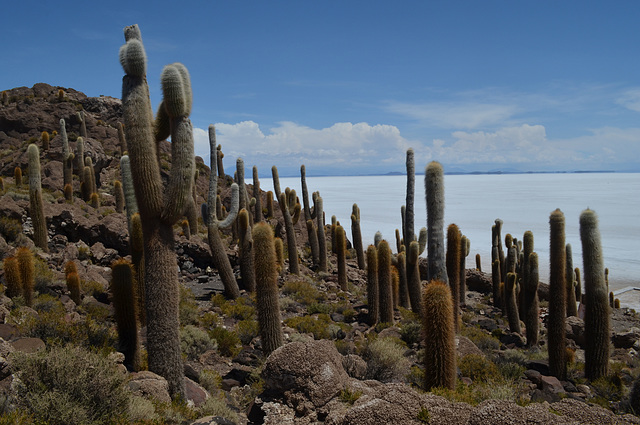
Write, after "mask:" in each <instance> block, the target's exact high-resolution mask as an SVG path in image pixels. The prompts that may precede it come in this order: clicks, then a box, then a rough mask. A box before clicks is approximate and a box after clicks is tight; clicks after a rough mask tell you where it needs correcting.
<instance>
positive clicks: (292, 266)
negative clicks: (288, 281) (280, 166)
mask: <svg viewBox="0 0 640 425" xmlns="http://www.w3.org/2000/svg"><path fill="white" fill-rule="evenodd" d="M273 170H275V171H274V176H277V174H278V171H277V168H276V167H275V165H274V166H273ZM274 182H275V180H274ZM274 184H275V183H274ZM278 189H279V188H278ZM287 189H288V188H287ZM278 205H279V206H280V211H282V217H283V218H284V227H285V231H286V233H287V253H288V254H289V273H291V274H300V265H299V264H298V248H297V246H296V232H295V230H294V228H293V218H292V216H291V212H290V210H289V202H288V200H287V193H280V195H279V198H278ZM298 214H299V213H298Z"/></svg>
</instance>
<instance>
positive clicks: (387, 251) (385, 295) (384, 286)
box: [378, 240, 393, 323]
mask: <svg viewBox="0 0 640 425" xmlns="http://www.w3.org/2000/svg"><path fill="white" fill-rule="evenodd" d="M391 283H392V282H391V248H389V243H388V242H387V241H386V240H382V241H380V244H378V293H379V295H380V322H382V323H393V288H392V287H391Z"/></svg>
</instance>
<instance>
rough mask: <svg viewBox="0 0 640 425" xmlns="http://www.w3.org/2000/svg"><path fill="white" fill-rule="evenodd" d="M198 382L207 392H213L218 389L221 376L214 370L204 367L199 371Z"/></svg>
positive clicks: (220, 383)
mask: <svg viewBox="0 0 640 425" xmlns="http://www.w3.org/2000/svg"><path fill="white" fill-rule="evenodd" d="M198 383H199V384H200V385H202V386H203V387H204V389H205V390H207V391H209V393H211V394H213V393H215V392H216V391H217V390H218V389H220V386H221V385H222V377H221V376H220V374H219V373H218V372H216V371H215V370H210V369H204V370H203V371H202V372H200V376H199V377H198Z"/></svg>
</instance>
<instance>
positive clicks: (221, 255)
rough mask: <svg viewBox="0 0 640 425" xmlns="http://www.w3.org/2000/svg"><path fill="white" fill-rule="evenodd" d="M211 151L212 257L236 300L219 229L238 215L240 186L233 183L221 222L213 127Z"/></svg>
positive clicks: (209, 221) (209, 230)
mask: <svg viewBox="0 0 640 425" xmlns="http://www.w3.org/2000/svg"><path fill="white" fill-rule="evenodd" d="M209 150H210V154H211V158H210V162H211V172H210V173H209V195H208V197H207V205H209V208H207V217H206V219H205V220H204V221H205V223H206V225H207V233H208V238H209V248H210V249H211V256H212V259H213V264H214V266H215V267H216V268H217V269H218V272H219V273H220V279H221V280H222V284H223V285H224V290H225V295H226V296H227V297H228V298H231V299H236V298H238V296H239V295H240V289H239V288H238V282H236V278H235V276H234V274H233V268H231V263H230V262H229V257H227V252H226V250H225V248H224V245H223V244H222V238H221V237H220V230H219V229H226V228H227V227H229V226H230V225H231V224H232V223H233V222H234V220H235V219H236V217H237V215H238V204H239V201H240V200H239V198H240V193H239V189H238V185H237V184H235V183H233V184H232V185H231V211H230V212H229V215H227V217H226V218H225V219H224V220H220V219H219V218H218V217H217V212H216V208H214V205H216V198H217V196H218V174H217V173H216V166H217V163H218V161H217V160H216V155H217V154H218V149H217V148H216V128H215V127H214V126H213V125H210V126H209Z"/></svg>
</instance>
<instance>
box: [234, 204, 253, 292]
mask: <svg viewBox="0 0 640 425" xmlns="http://www.w3.org/2000/svg"><path fill="white" fill-rule="evenodd" d="M238 231H239V233H240V245H239V248H240V250H239V251H240V252H239V254H240V275H241V276H242V283H243V285H244V288H245V289H246V290H247V291H248V292H253V291H255V289H256V275H255V271H254V268H253V237H252V236H251V226H250V225H249V212H248V211H247V210H246V209H244V208H243V209H241V210H240V212H239V213H238Z"/></svg>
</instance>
